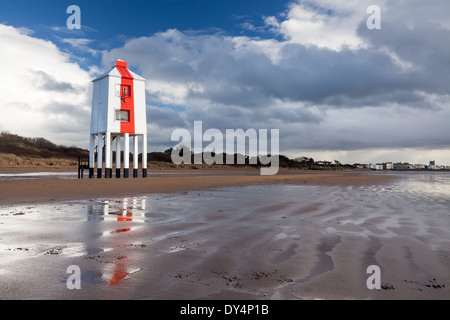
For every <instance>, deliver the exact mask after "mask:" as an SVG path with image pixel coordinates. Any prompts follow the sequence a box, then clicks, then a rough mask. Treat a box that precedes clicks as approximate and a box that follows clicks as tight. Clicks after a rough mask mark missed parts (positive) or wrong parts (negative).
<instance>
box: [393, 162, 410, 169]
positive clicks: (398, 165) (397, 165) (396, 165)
mask: <svg viewBox="0 0 450 320" xmlns="http://www.w3.org/2000/svg"><path fill="white" fill-rule="evenodd" d="M394 170H409V163H408V162H403V163H402V162H397V163H394Z"/></svg>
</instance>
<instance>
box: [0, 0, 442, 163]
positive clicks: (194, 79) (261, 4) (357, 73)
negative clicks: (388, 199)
mask: <svg viewBox="0 0 450 320" xmlns="http://www.w3.org/2000/svg"><path fill="white" fill-rule="evenodd" d="M71 4H77V5H78V6H79V7H80V9H81V29H79V30H77V29H68V28H67V24H66V21H67V19H68V18H69V17H70V14H68V13H67V12H66V10H67V7H68V6H69V5H71ZM370 5H377V6H378V7H379V8H380V23H381V29H369V28H368V27H367V20H368V19H369V20H370V19H371V14H372V13H371V12H369V13H368V12H367V8H368V7H369V6H370ZM449 13H450V2H449V1H445V0H433V1H420V0H405V1H387V0H378V1H374V0H369V1H364V0H345V1H344V0H343V1H335V0H316V1H308V0H303V1H280V0H226V1H225V0H195V1H191V0H164V1H163V0H154V1H153V0H149V1H144V0H136V1H113V0H109V1H63V0H53V1H52V0H46V1H45V0H43V1H36V0H29V1H24V0H16V1H7V2H2V9H1V10H0V41H1V46H2V50H0V65H1V70H2V72H3V76H2V77H0V95H1V97H2V99H1V100H0V112H1V115H2V116H1V117H0V131H4V130H8V131H10V132H11V133H16V134H20V135H23V136H29V137H44V138H46V139H49V140H51V141H54V142H55V143H58V144H65V145H76V146H80V147H85V148H87V147H88V138H89V125H90V109H91V93H92V83H91V80H92V79H94V78H95V77H96V76H97V75H99V74H100V73H103V72H104V71H106V70H107V69H109V68H110V67H111V66H112V65H113V62H114V60H116V59H123V60H125V61H127V62H128V65H129V68H130V69H131V70H132V71H134V72H136V73H138V74H140V75H141V76H143V77H144V78H146V79H147V82H146V98H147V123H148V136H149V139H148V140H149V141H148V143H149V146H148V150H149V151H163V150H165V149H167V148H169V147H173V146H174V145H175V144H176V143H175V142H172V141H171V140H170V138H171V134H172V132H173V130H174V129H177V128H186V129H189V130H192V129H193V124H194V121H199V120H201V121H203V130H206V129H208V128H217V129H219V130H221V131H222V132H224V133H225V130H226V129H238V128H242V129H244V130H247V129H249V128H253V129H256V130H258V129H279V130H280V153H282V154H286V155H288V156H289V157H296V156H311V157H313V158H314V159H315V160H340V161H341V162H344V163H355V162H367V163H368V162H379V161H394V162H396V161H409V162H412V163H425V164H427V163H428V161H429V160H436V162H437V163H438V164H446V165H450V20H449V19H448V16H449ZM205 145H206V143H205Z"/></svg>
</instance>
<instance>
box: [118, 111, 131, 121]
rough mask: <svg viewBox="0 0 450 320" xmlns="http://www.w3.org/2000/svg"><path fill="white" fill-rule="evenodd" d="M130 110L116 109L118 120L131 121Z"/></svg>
mask: <svg viewBox="0 0 450 320" xmlns="http://www.w3.org/2000/svg"><path fill="white" fill-rule="evenodd" d="M129 114H130V112H129V111H127V110H116V120H117V121H129Z"/></svg>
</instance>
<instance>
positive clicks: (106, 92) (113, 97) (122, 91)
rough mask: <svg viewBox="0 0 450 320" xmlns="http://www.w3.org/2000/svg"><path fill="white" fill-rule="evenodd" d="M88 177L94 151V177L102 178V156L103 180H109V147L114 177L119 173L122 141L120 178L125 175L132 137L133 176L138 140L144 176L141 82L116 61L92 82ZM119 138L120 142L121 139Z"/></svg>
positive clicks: (92, 167)
mask: <svg viewBox="0 0 450 320" xmlns="http://www.w3.org/2000/svg"><path fill="white" fill-rule="evenodd" d="M92 82H93V83H94V87H93V95H92V113H91V135H90V144H89V178H92V177H94V168H95V159H94V158H95V156H94V154H95V152H97V178H101V177H102V167H103V153H104V164H105V177H106V178H111V177H112V167H113V164H112V160H113V157H112V155H113V147H114V141H115V151H116V165H115V168H116V177H117V178H118V177H120V172H121V150H122V140H123V151H124V153H123V155H124V156H123V176H124V177H125V178H128V176H129V162H130V161H129V159H130V137H132V138H133V177H137V176H138V168H139V164H138V155H139V150H138V149H139V137H141V139H140V140H141V142H142V149H141V151H142V166H141V167H142V176H143V177H146V176H147V119H146V108H145V79H144V78H142V77H141V76H139V75H137V74H135V73H134V72H132V71H130V70H128V69H127V63H126V62H125V61H122V60H117V61H116V63H115V65H114V66H113V67H112V68H111V69H110V70H109V71H108V72H106V73H105V74H103V75H102V76H100V77H98V78H97V79H95V80H93V81H92ZM122 138H123V139H122Z"/></svg>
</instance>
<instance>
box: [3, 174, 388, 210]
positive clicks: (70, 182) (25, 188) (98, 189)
mask: <svg viewBox="0 0 450 320" xmlns="http://www.w3.org/2000/svg"><path fill="white" fill-rule="evenodd" d="M41 170H42V168H41ZM54 170H55V172H58V171H59V172H63V171H66V170H72V171H73V168H55V169H54ZM33 171H35V172H37V171H39V169H36V168H18V169H16V168H4V169H0V172H3V173H17V172H18V173H24V172H33ZM157 173H158V174H152V173H151V172H150V173H149V177H148V178H128V179H123V178H121V179H115V178H110V179H105V178H101V179H97V178H93V179H86V178H85V179H80V180H78V179H18V180H14V181H12V180H8V179H4V180H1V179H0V205H9V204H21V203H38V202H48V201H64V200H78V199H93V198H99V197H113V196H136V195H144V194H149V193H169V192H180V191H193V190H204V189H209V188H216V187H226V186H242V185H253V184H272V183H288V184H289V183H300V184H320V185H365V184H368V185H370V184H382V183H388V181H390V180H392V179H395V178H394V177H389V176H385V175H373V174H353V173H351V172H317V171H315V172H304V171H295V172H292V171H289V170H284V171H283V170H281V171H280V173H279V174H278V175H273V176H261V175H259V170H255V169H251V170H195V171H194V170H191V171H182V170H166V171H158V172H157ZM164 173H166V174H164Z"/></svg>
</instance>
